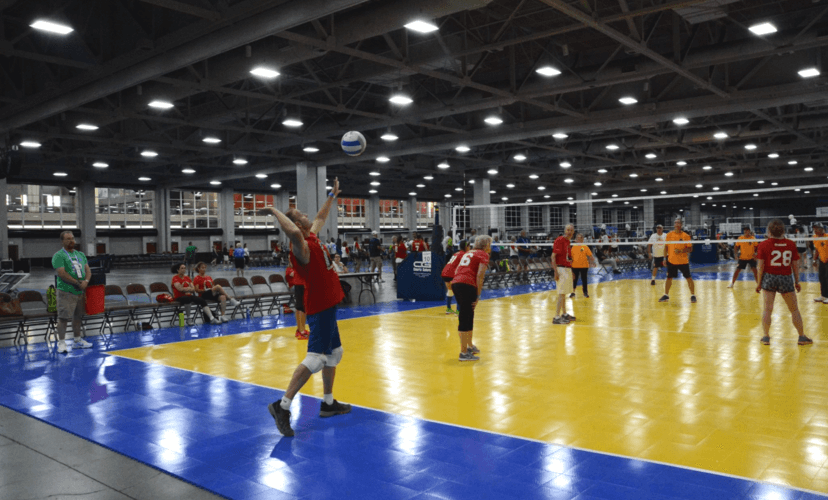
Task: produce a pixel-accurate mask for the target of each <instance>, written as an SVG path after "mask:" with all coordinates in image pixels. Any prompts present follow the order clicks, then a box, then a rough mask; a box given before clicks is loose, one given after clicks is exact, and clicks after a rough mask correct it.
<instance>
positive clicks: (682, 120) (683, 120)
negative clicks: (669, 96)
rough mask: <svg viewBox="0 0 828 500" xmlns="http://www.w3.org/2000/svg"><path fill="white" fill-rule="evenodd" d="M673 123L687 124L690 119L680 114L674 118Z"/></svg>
mask: <svg viewBox="0 0 828 500" xmlns="http://www.w3.org/2000/svg"><path fill="white" fill-rule="evenodd" d="M673 123H675V124H676V125H687V124H688V123H690V120H688V119H687V118H684V117H683V116H680V117H678V118H674V119H673Z"/></svg>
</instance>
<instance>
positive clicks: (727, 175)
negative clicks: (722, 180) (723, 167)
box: [725, 172, 733, 177]
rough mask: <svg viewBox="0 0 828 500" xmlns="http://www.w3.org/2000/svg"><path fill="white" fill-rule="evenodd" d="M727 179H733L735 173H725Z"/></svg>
mask: <svg viewBox="0 0 828 500" xmlns="http://www.w3.org/2000/svg"><path fill="white" fill-rule="evenodd" d="M725 177H733V172H725Z"/></svg>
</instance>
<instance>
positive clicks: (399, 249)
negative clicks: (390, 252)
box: [394, 243, 408, 259]
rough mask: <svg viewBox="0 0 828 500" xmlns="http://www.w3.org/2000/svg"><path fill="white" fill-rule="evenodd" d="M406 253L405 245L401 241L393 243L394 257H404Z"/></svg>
mask: <svg viewBox="0 0 828 500" xmlns="http://www.w3.org/2000/svg"><path fill="white" fill-rule="evenodd" d="M406 255H408V250H406V249H405V245H404V244H403V243H397V244H396V245H394V258H396V259H405V256H406Z"/></svg>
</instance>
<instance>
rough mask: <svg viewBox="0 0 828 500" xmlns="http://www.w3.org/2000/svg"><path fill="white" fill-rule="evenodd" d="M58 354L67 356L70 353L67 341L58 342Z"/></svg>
mask: <svg viewBox="0 0 828 500" xmlns="http://www.w3.org/2000/svg"><path fill="white" fill-rule="evenodd" d="M57 352H58V353H60V354H66V353H67V352H69V348H68V347H66V341H65V340H58V343H57Z"/></svg>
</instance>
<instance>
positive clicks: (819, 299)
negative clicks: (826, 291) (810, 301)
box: [814, 297, 828, 303]
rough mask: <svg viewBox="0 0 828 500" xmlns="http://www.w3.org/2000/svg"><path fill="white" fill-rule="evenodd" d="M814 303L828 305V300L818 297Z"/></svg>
mask: <svg viewBox="0 0 828 500" xmlns="http://www.w3.org/2000/svg"><path fill="white" fill-rule="evenodd" d="M814 302H822V303H828V299H826V298H825V297H817V298H815V299H814Z"/></svg>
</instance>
